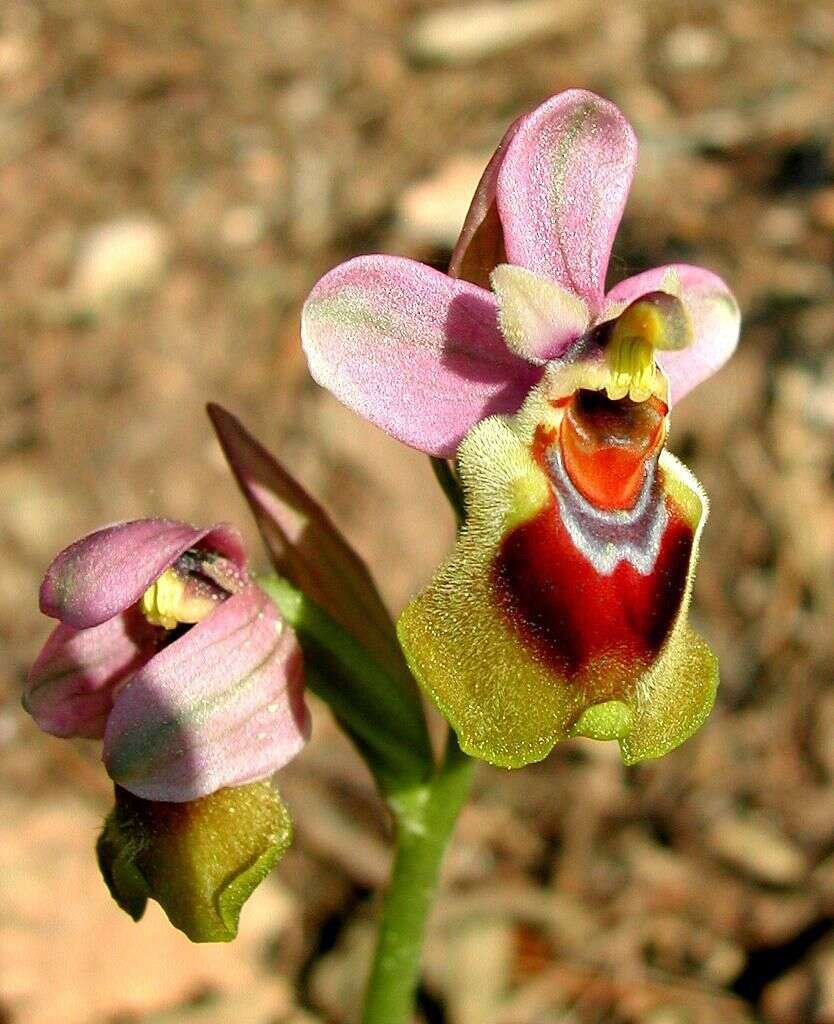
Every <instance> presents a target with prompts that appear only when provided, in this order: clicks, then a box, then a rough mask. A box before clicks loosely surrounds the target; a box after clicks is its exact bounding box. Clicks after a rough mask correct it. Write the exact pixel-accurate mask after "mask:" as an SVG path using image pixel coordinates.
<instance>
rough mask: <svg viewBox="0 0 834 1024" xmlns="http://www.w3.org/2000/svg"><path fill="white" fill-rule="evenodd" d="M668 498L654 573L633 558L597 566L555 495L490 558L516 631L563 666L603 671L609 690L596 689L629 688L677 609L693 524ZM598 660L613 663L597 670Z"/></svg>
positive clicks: (590, 677) (560, 670)
mask: <svg viewBox="0 0 834 1024" xmlns="http://www.w3.org/2000/svg"><path fill="white" fill-rule="evenodd" d="M665 500H666V511H667V513H668V522H667V526H666V530H665V532H664V534H663V538H662V540H661V543H660V550H659V552H658V556H657V560H656V562H655V565H654V568H653V569H652V571H651V572H650V573H649V574H648V575H643V574H641V573H640V572H638V571H637V570H636V569H635V568H634V566H632V565H631V564H630V563H629V562H627V561H621V562H620V563H619V564H618V565H617V566H616V568H615V569H614V571H613V572H612V573H611V574H610V575H607V576H606V575H602V574H600V573H599V572H597V570H596V569H595V568H594V566H593V564H592V563H591V562H590V561H589V560H588V559H587V558H586V557H585V555H583V554H582V553H581V552H580V551H579V550H577V548H576V547H575V546H574V543H573V540H572V539H571V537H570V534H569V533H568V531H567V530H566V528H565V526H564V524H563V523H562V520H561V518H560V515H559V506H558V504H557V502H556V500H555V498H554V499H551V501H550V502H549V503H548V505H547V506H546V507H545V508H544V509H543V510H542V511H541V512H539V513H538V515H536V516H535V517H534V518H533V519H531V520H530V521H528V522H526V523H523V524H522V525H520V526H518V527H516V528H515V529H514V530H512V531H511V532H510V533H509V534H508V535H507V537H506V538H505V539H504V541H503V543H502V544H501V547H500V549H499V552H498V554H497V556H496V559H495V562H494V563H493V568H492V583H493V592H494V595H495V598H496V600H497V603H498V605H499V607H500V608H501V611H502V613H503V615H504V616H505V618H506V620H507V621H508V623H509V625H510V626H511V628H512V629H513V631H514V632H515V633H516V634H517V635H518V636H519V638H520V639H521V640H522V641H523V642H524V643H525V645H527V646H528V647H530V648H532V649H533V650H534V651H535V652H536V653H537V654H538V656H539V657H540V658H542V659H543V660H544V661H546V662H547V663H548V664H549V665H550V667H551V668H552V669H553V670H554V671H555V672H556V673H557V674H558V675H560V676H563V677H566V678H568V679H572V680H574V681H575V682H578V683H585V682H587V683H589V684H590V685H592V686H594V685H595V686H597V687H599V685H600V682H601V680H602V679H603V678H604V679H605V680H606V685H608V686H609V688H610V687H612V686H613V690H612V692H606V693H596V694H595V696H596V698H597V699H600V700H603V699H613V698H615V697H618V696H623V687H624V686H625V685H627V682H628V681H629V680H630V679H633V678H634V675H635V670H642V669H644V668H645V667H646V666H647V665H648V664H649V663H651V661H652V660H653V659H654V658H655V657H656V656H657V654H658V652H659V650H660V649H661V647H662V646H663V644H664V642H665V641H666V639H667V637H668V635H669V632H670V630H671V628H672V626H673V625H674V622H675V619H676V617H677V614H678V610H679V609H680V605H681V601H682V600H683V595H684V592H685V590H686V580H687V574H688V571H689V561H690V556H691V553H692V543H693V532H692V528H691V527H690V526H689V524H688V523H687V522H686V521H685V519H684V517H683V515H682V513H681V512H680V510H679V509H678V507H677V505H676V504H675V503H674V502H673V501H672V499H670V498H669V497H667V498H666V499H665ZM604 542H605V541H604V538H600V543H604ZM601 662H604V663H606V666H607V671H605V672H604V673H599V678H597V675H598V674H597V673H595V671H594V666H595V665H599V664H600V663H601ZM612 680H613V681H614V682H612ZM617 680H619V682H617Z"/></svg>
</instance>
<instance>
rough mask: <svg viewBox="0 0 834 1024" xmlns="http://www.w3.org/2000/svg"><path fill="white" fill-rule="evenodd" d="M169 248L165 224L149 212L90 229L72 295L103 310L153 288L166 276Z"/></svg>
mask: <svg viewBox="0 0 834 1024" xmlns="http://www.w3.org/2000/svg"><path fill="white" fill-rule="evenodd" d="M169 251H170V240H169V238H168V235H167V232H166V230H165V228H164V226H163V225H162V224H160V223H159V222H158V221H156V220H154V219H153V218H152V217H149V216H146V215H141V214H140V215H136V216H129V217H120V218H119V219H117V220H112V221H108V222H107V223H105V224H99V225H97V226H96V227H93V228H90V229H89V231H87V232H86V234H85V235H84V236H83V238H82V239H81V244H80V247H79V251H78V257H77V260H76V265H75V270H74V272H73V276H72V280H71V283H70V293H71V296H72V298H73V300H74V301H75V302H76V303H77V304H78V305H79V306H80V307H82V308H84V309H89V310H99V309H101V308H102V307H104V306H107V305H109V304H110V303H112V302H118V301H120V300H123V299H125V298H127V297H129V296H130V295H135V294H137V293H142V292H147V291H150V290H151V289H152V288H153V286H154V285H155V284H156V283H157V281H158V280H159V278H160V277H161V275H162V271H163V269H164V268H165V264H166V262H167V259H168V254H169Z"/></svg>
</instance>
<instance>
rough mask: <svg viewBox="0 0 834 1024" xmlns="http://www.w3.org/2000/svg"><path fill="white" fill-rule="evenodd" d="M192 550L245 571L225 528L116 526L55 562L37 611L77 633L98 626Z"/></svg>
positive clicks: (234, 538)
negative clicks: (198, 549) (211, 553)
mask: <svg viewBox="0 0 834 1024" xmlns="http://www.w3.org/2000/svg"><path fill="white" fill-rule="evenodd" d="M197 544H200V545H201V546H202V547H205V548H207V549H210V550H212V551H214V552H216V553H217V554H219V555H222V556H223V557H225V558H228V559H230V560H231V561H232V562H234V563H235V564H236V565H237V566H238V568H239V569H240V570H241V571H243V570H244V569H245V567H246V553H245V551H244V548H243V542H242V540H241V537H240V534H239V533H238V532H237V530H236V529H235V528H234V527H232V526H228V525H226V524H224V523H221V524H220V525H218V526H214V527H208V528H204V529H198V528H197V527H194V526H190V525H189V524H188V523H180V522H176V521H174V520H171V519H136V520H133V521H132V522H127V523H116V524H114V525H113V526H106V527H104V528H103V529H101V530H96V531H95V532H94V533H90V534H87V536H86V537H82V538H81V539H80V540H77V541H75V543H74V544H70V546H69V547H68V548H65V549H64V550H63V551H62V552H61V553H60V554H59V555H58V556H57V557H56V558H55V560H54V561H53V562H52V564H51V565H50V566H49V568H48V569H47V570H46V575H45V576H44V580H43V583H42V584H41V591H40V606H41V611H42V612H43V613H44V614H45V615H51V616H52V617H53V618H56V619H60V620H61V621H62V622H65V623H67V624H68V625H70V626H75V627H76V628H77V629H84V628H85V627H88V626H97V625H99V624H100V623H102V622H106V621H107V619H110V618H112V617H113V616H114V615H118V614H119V613H120V612H123V611H124V610H125V609H126V608H129V607H130V606H131V605H132V604H135V603H136V602H137V601H138V600H139V599H140V598H141V596H142V594H143V593H144V592H145V590H147V588H148V587H149V586H150V585H151V583H153V582H154V580H156V579H158V578H159V577H160V576H161V575H162V573H163V572H164V571H165V570H166V569H167V568H168V567H169V566H171V565H173V563H174V562H175V561H176V560H177V559H178V558H179V556H180V555H181V554H183V553H184V552H185V551H187V550H188V549H189V548H191V547H194V546H195V545H197Z"/></svg>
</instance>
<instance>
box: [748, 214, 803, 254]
mask: <svg viewBox="0 0 834 1024" xmlns="http://www.w3.org/2000/svg"><path fill="white" fill-rule="evenodd" d="M805 230H806V219H805V214H804V212H803V211H802V210H800V209H798V208H797V207H795V206H770V207H768V208H767V209H766V210H765V211H764V213H763V214H762V216H761V217H760V219H759V234H760V235H761V238H762V241H764V242H765V243H766V244H767V245H772V246H787V245H796V244H797V243H798V242H801V241H802V239H803V237H804V235H805Z"/></svg>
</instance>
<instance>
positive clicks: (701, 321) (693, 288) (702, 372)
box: [604, 263, 741, 404]
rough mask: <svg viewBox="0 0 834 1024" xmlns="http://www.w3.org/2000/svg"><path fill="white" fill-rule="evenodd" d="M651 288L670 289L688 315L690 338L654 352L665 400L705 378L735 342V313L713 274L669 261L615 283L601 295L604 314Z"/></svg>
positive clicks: (737, 319)
mask: <svg viewBox="0 0 834 1024" xmlns="http://www.w3.org/2000/svg"><path fill="white" fill-rule="evenodd" d="M655 290H659V291H667V292H671V293H673V294H676V295H677V296H678V298H680V299H681V301H682V302H683V304H684V307H685V308H686V310H687V312H688V313H689V316H690V318H691V320H692V327H693V332H694V341H693V343H692V344H691V345H690V346H688V347H687V348H684V349H681V350H680V351H678V352H658V353H657V354H656V357H657V361H658V363H659V364H660V368H661V369H662V370H663V372H664V373H665V374H666V377H667V378H668V380H669V393H670V399H671V403H672V404H674V403H675V402H679V401H680V400H681V399H682V398H683V397H684V395H686V394H688V393H689V392H690V391H691V390H692V389H693V388H694V387H696V386H697V385H698V384H700V383H701V381H704V380H706V379H707V378H708V377H711V376H712V374H713V373H715V371H716V370H718V369H720V368H721V367H722V366H723V365H724V363H726V362H727V360H728V359H729V358H730V356H731V355H732V354H733V352H734V351H735V348H736V345H737V344H738V336H739V330H740V327H741V313H740V312H739V308H738V303H737V302H736V300H735V297H734V296H733V293H732V292H731V291H730V289H729V288H728V287H727V285H726V284H725V283H724V282H723V281H722V280H721V278H720V277H719V276H718V275H717V274H713V273H712V271H710V270H704V269H703V268H702V267H693V266H689V265H688V264H686V263H672V264H669V265H668V266H663V267H655V268H654V269H653V270H646V271H644V272H643V273H642V274H636V275H635V276H634V277H629V278H627V279H626V280H625V281H621V282H620V283H619V284H618V285H615V286H614V287H613V288H612V289H611V291H610V292H609V293H608V295H607V296H606V299H605V302H606V311H607V312H606V314H604V318H605V319H608V316H613V315H616V313H618V312H619V311H620V310H621V309H622V308H623V307H624V306H626V305H628V303H630V302H633V301H634V300H635V299H639V298H640V297H641V296H642V295H645V294H646V293H647V292H652V291H655Z"/></svg>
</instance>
